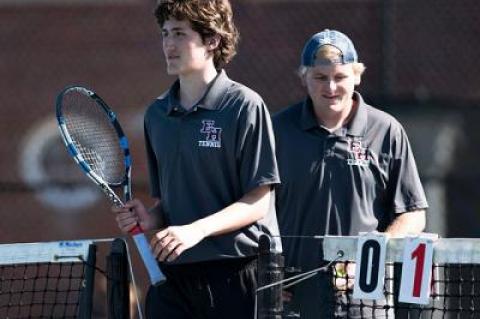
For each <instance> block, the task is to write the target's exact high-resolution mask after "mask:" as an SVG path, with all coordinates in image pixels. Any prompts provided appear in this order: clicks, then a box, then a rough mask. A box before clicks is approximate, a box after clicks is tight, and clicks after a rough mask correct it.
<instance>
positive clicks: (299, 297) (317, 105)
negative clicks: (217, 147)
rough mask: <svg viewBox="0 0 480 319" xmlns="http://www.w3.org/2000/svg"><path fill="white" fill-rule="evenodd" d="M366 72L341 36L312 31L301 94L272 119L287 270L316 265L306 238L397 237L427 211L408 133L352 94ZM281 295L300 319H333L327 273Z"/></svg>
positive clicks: (413, 229)
mask: <svg viewBox="0 0 480 319" xmlns="http://www.w3.org/2000/svg"><path fill="white" fill-rule="evenodd" d="M364 70H365V66H364V65H363V63H359V62H358V55H357V52H356V50H355V47H354V45H353V43H352V41H351V40H350V39H349V38H348V37H347V36H346V35H345V34H343V33H341V32H339V31H336V30H328V29H327V30H323V31H322V32H319V33H316V34H314V35H313V36H312V37H311V38H310V39H309V40H308V41H307V43H306V44H305V47H304V49H303V52H302V56H301V64H300V68H299V75H300V78H301V80H302V83H303V85H304V86H305V88H306V91H307V97H306V98H305V99H304V100H303V101H301V102H299V103H297V104H294V105H292V106H290V107H288V108H286V109H285V110H282V111H281V112H280V113H278V114H276V115H275V116H274V117H273V125H274V131H275V137H276V152H277V160H278V165H279V169H280V176H281V179H282V184H281V185H279V186H278V188H277V200H276V206H277V215H278V218H279V220H278V221H279V225H280V233H281V234H282V236H285V237H284V238H282V242H283V248H284V255H285V264H286V265H287V266H291V267H295V268H299V269H301V270H302V271H308V270H311V269H314V268H317V267H319V266H320V265H321V264H322V249H321V244H322V241H321V240H318V239H313V236H314V235H343V236H350V235H352V236H353V235H358V234H359V233H360V232H371V231H381V232H385V233H386V234H387V235H388V236H392V237H399V236H404V235H406V234H410V233H413V234H414V233H420V232H421V231H422V230H423V229H424V227H425V209H426V208H427V207H428V204H427V200H426V197H425V193H424V190H423V187H422V185H421V182H420V178H419V175H418V172H417V167H416V164H415V160H414V157H413V154H412V150H411V147H410V144H409V142H408V139H407V135H406V133H405V131H404V129H403V127H402V126H401V124H400V123H399V122H398V121H397V120H395V119H394V118H393V117H392V116H391V115H388V114H386V113H385V112H382V111H380V110H378V109H376V108H374V107H372V106H370V105H368V104H366V103H365V102H364V100H363V98H362V96H361V95H360V93H358V92H357V91H356V90H355V87H356V86H358V85H359V84H360V81H361V77H362V73H363V72H364ZM299 235H301V236H302V237H301V238H300V237H298V236H299ZM290 236H292V237H290ZM309 236H312V238H309ZM347 271H348V273H349V274H350V275H351V274H352V273H354V271H351V269H347ZM285 298H286V299H287V300H290V301H291V302H290V306H291V307H293V308H295V309H296V310H297V311H299V312H300V315H301V318H302V319H305V318H306V319H313V318H332V317H333V311H334V309H333V304H334V300H333V293H332V279H331V278H330V276H329V274H327V273H319V274H318V275H317V276H315V277H313V278H312V279H309V280H306V281H304V282H302V283H300V284H299V285H297V286H295V287H293V289H292V290H291V291H289V292H288V293H286V294H285ZM348 311H349V315H350V317H349V318H355V317H356V316H358V317H360V316H362V318H366V317H368V316H374V317H376V318H378V317H382V313H381V312H382V311H383V310H382V311H379V312H376V313H375V312H374V313H373V314H372V312H371V309H370V312H368V311H367V309H366V308H360V307H352V308H351V309H349V310H348ZM360 312H364V313H363V314H361V313H360ZM337 315H338V312H337Z"/></svg>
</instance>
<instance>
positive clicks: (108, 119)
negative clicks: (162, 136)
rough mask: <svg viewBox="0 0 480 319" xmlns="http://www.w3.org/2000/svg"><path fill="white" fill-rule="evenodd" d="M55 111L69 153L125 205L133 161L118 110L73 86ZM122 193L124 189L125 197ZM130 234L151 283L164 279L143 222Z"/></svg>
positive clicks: (60, 97)
mask: <svg viewBox="0 0 480 319" xmlns="http://www.w3.org/2000/svg"><path fill="white" fill-rule="evenodd" d="M56 115H57V121H58V126H59V128H60V133H61V135H62V138H63V141H64V143H65V145H66V147H67V150H68V153H69V154H70V156H71V157H73V159H74V160H75V162H76V163H77V164H78V165H79V166H80V168H81V169H82V170H83V172H84V173H85V174H86V175H87V176H88V177H89V178H90V179H91V180H92V181H93V182H94V183H95V184H96V185H98V186H99V187H100V188H101V189H102V191H103V192H104V193H105V194H106V195H107V197H108V198H109V199H110V200H111V201H112V202H113V204H114V205H117V206H120V207H121V206H123V205H124V202H126V201H129V200H130V199H131V198H132V191H131V177H130V176H131V164H132V163H131V162H132V161H131V157H130V150H129V147H128V141H127V137H126V136H125V134H124V133H123V130H122V128H121V127H120V123H119V122H118V120H117V116H116V115H115V113H114V112H113V111H112V110H111V109H110V108H109V107H108V105H107V104H106V103H105V102H104V101H103V100H102V99H101V98H100V97H99V96H98V95H97V94H96V93H95V92H93V91H91V90H88V89H86V88H83V87H79V86H70V87H67V88H65V89H64V90H63V91H62V92H61V93H60V94H59V95H58V97H57V101H56ZM119 193H123V200H122V198H121V197H120V196H119ZM130 234H131V235H132V237H133V239H134V242H135V244H136V246H137V248H138V251H139V253H140V256H141V257H142V260H143V263H144V264H145V266H146V268H147V271H148V275H149V277H150V281H151V283H152V284H154V285H157V284H160V283H162V282H163V281H165V280H166V278H165V276H164V275H163V273H162V272H161V270H160V268H159V266H158V263H157V261H156V259H155V257H154V256H153V254H152V252H151V250H150V246H149V244H148V241H147V239H146V237H145V234H144V232H143V230H142V228H141V227H140V225H137V226H135V227H134V228H133V229H132V230H131V231H130Z"/></svg>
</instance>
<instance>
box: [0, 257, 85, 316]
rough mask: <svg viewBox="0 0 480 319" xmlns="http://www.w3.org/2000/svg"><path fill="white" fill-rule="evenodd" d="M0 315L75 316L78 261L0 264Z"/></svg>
mask: <svg viewBox="0 0 480 319" xmlns="http://www.w3.org/2000/svg"><path fill="white" fill-rule="evenodd" d="M0 278H1V283H0V318H77V314H78V307H79V300H80V294H81V291H82V288H83V278H84V265H83V264H82V263H74V262H69V263H64V264H63V263H62V264H58V263H33V264H26V265H2V266H0Z"/></svg>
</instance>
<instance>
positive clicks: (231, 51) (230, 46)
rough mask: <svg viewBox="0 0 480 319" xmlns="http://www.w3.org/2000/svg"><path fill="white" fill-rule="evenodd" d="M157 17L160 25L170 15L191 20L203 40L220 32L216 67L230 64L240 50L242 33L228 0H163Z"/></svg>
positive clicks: (193, 27)
mask: <svg viewBox="0 0 480 319" xmlns="http://www.w3.org/2000/svg"><path fill="white" fill-rule="evenodd" d="M155 17H156V18H157V22H158V24H159V25H160V27H163V24H164V23H165V21H166V20H168V19H171V18H173V19H176V20H188V21H189V22H190V25H191V27H192V29H193V30H194V31H195V32H197V33H199V34H200V36H201V37H202V40H203V41H205V39H207V38H209V37H211V36H213V35H216V34H218V35H219V36H220V43H219V45H218V47H217V48H216V49H215V50H214V52H213V62H214V64H215V67H216V68H217V69H218V68H221V67H223V66H224V65H226V64H228V62H230V61H231V60H232V58H233V56H234V55H235V54H236V53H237V43H238V39H239V34H238V30H237V28H236V27H235V24H234V23H233V12H232V7H231V5H230V2H229V1H228V0H160V1H159V4H158V6H157V8H156V9H155Z"/></svg>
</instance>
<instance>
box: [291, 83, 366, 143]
mask: <svg viewBox="0 0 480 319" xmlns="http://www.w3.org/2000/svg"><path fill="white" fill-rule="evenodd" d="M353 99H354V100H355V101H357V109H356V111H355V114H354V115H353V117H352V119H351V120H350V122H348V124H347V125H346V134H347V135H351V136H364V135H365V132H366V130H367V110H366V107H365V106H366V104H365V102H364V101H363V98H362V96H361V95H360V93H358V92H354V93H353ZM300 125H301V128H302V129H303V130H305V131H306V130H310V129H312V128H318V127H319V126H318V122H317V119H316V117H315V113H314V111H313V104H312V99H311V98H310V97H307V99H306V100H305V101H304V102H303V106H302V114H301V116H300Z"/></svg>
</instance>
